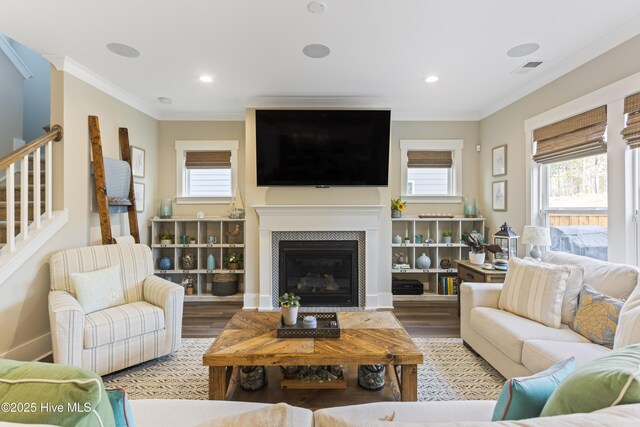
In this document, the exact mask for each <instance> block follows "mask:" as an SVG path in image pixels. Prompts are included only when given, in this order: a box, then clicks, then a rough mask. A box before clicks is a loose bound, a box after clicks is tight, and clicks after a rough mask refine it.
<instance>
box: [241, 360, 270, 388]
mask: <svg viewBox="0 0 640 427" xmlns="http://www.w3.org/2000/svg"><path fill="white" fill-rule="evenodd" d="M266 372H267V371H266V370H265V368H264V366H241V367H240V387H242V388H243V389H245V390H249V391H251V390H258V389H261V388H262V387H264V386H265V385H266V384H267V375H266Z"/></svg>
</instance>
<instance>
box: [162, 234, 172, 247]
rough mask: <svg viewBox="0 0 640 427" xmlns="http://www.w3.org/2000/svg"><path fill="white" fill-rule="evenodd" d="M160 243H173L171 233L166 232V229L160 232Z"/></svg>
mask: <svg viewBox="0 0 640 427" xmlns="http://www.w3.org/2000/svg"><path fill="white" fill-rule="evenodd" d="M160 244H161V245H171V244H173V234H171V233H167V232H166V231H165V232H163V233H162V234H160Z"/></svg>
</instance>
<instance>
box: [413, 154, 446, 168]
mask: <svg viewBox="0 0 640 427" xmlns="http://www.w3.org/2000/svg"><path fill="white" fill-rule="evenodd" d="M407 158H408V161H407V167H408V168H451V166H452V165H453V152H452V151H408V152H407Z"/></svg>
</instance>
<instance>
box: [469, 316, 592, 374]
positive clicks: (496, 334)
mask: <svg viewBox="0 0 640 427" xmlns="http://www.w3.org/2000/svg"><path fill="white" fill-rule="evenodd" d="M470 323H471V328H472V329H473V330H474V331H475V332H476V333H477V334H478V335H480V336H481V337H483V338H484V339H486V340H487V341H489V342H490V343H491V344H493V345H494V346H495V347H496V348H497V349H498V350H500V351H501V352H502V353H504V354H505V355H507V356H508V357H509V358H510V359H511V360H513V361H515V362H518V363H522V346H523V345H524V343H525V342H526V341H527V340H530V339H545V340H557V341H567V342H580V343H588V342H589V340H587V339H586V338H585V337H583V336H582V335H580V334H577V333H575V332H574V331H572V330H571V329H569V327H568V326H567V325H561V326H560V328H550V327H548V326H545V325H543V324H542V323H538V322H536V321H534V320H530V319H527V318H524V317H521V316H518V315H517V314H513V313H509V312H508V311H504V310H498V309H495V308H488V307H476V308H474V309H473V310H471V317H470Z"/></svg>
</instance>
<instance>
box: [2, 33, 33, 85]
mask: <svg viewBox="0 0 640 427" xmlns="http://www.w3.org/2000/svg"><path fill="white" fill-rule="evenodd" d="M0 50H1V51H2V52H4V54H5V55H6V56H7V58H8V59H9V61H10V62H11V63H12V64H13V66H14V67H16V70H18V72H19V73H20V74H21V75H22V78H23V79H25V80H27V79H30V78H31V77H33V73H32V72H31V70H30V69H29V67H27V65H26V64H25V63H24V62H23V61H22V58H20V55H18V52H16V51H15V49H14V48H13V46H11V43H10V42H9V40H7V38H6V37H5V36H4V35H2V34H0Z"/></svg>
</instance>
